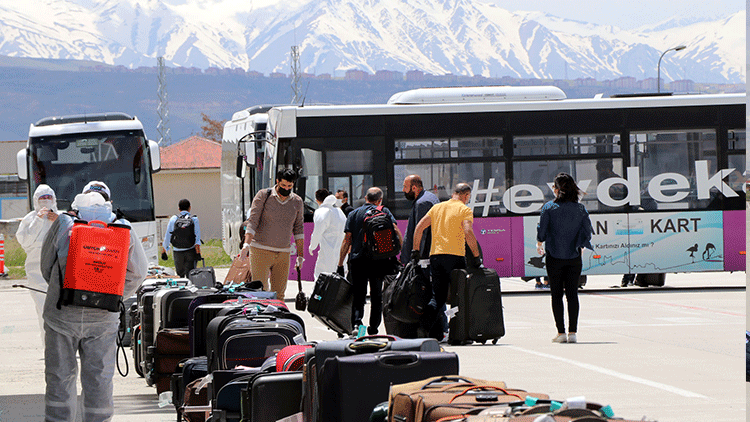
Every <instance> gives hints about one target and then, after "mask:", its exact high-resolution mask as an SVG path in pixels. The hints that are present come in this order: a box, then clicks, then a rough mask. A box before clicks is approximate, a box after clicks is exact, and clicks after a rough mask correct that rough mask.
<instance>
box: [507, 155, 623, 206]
mask: <svg viewBox="0 0 750 422" xmlns="http://www.w3.org/2000/svg"><path fill="white" fill-rule="evenodd" d="M602 162H606V163H607V164H610V163H611V164H612V168H611V169H610V170H611V171H610V172H606V173H605V172H604V171H599V170H598V169H597V164H599V168H604V167H606V168H608V166H602V165H601V163H602ZM618 171H619V172H620V173H619V174H622V160H621V159H608V160H601V159H600V160H544V161H516V162H515V163H514V164H513V176H514V178H515V183H514V184H515V185H521V184H528V185H533V186H536V187H537V188H539V190H541V191H542V193H543V194H544V202H547V201H551V200H553V199H554V198H555V195H554V193H553V192H552V189H551V188H550V186H549V184H551V183H552V182H554V180H555V176H557V175H558V174H559V173H568V174H570V175H571V176H573V179H575V180H576V181H577V182H578V184H579V186H578V187H579V188H581V190H583V191H584V192H585V195H583V197H582V198H581V203H582V204H584V205H585V206H586V209H587V210H588V211H618V210H622V208H607V209H604V208H603V206H602V205H601V204H600V203H599V201H598V198H597V193H596V187H597V185H598V183H599V182H600V181H601V180H603V179H604V178H610V177H618V174H617V172H618ZM600 177H601V178H602V179H601V180H600ZM613 188H614V187H613ZM610 194H612V193H611V192H610ZM616 195H617V194H614V195H613V197H614V196H616Z"/></svg>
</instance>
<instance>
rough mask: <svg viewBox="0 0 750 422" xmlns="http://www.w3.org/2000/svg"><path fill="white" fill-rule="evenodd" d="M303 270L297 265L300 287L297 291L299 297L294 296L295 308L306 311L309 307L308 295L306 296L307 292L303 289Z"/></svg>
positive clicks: (298, 284)
mask: <svg viewBox="0 0 750 422" xmlns="http://www.w3.org/2000/svg"><path fill="white" fill-rule="evenodd" d="M301 272H302V271H300V268H299V267H297V286H298V287H299V293H297V297H295V298H294V309H296V310H298V311H304V310H305V309H307V296H305V292H303V291H302V275H301V274H300V273H301Z"/></svg>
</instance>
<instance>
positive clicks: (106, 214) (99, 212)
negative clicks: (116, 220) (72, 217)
mask: <svg viewBox="0 0 750 422" xmlns="http://www.w3.org/2000/svg"><path fill="white" fill-rule="evenodd" d="M78 216H79V217H80V218H81V220H86V221H94V220H98V221H103V222H105V223H110V222H111V220H110V219H111V218H112V204H110V203H109V202H107V203H105V204H98V205H91V206H88V207H81V208H80V209H79V210H78Z"/></svg>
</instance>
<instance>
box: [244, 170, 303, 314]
mask: <svg viewBox="0 0 750 422" xmlns="http://www.w3.org/2000/svg"><path fill="white" fill-rule="evenodd" d="M296 180H297V174H296V173H295V172H294V170H291V169H284V170H279V172H278V173H277V174H276V186H274V187H272V188H268V189H263V190H260V191H258V193H257V194H256V195H255V197H254V198H253V203H252V205H251V206H250V217H249V218H248V219H247V221H245V223H244V224H245V243H244V244H243V246H242V252H240V255H241V256H242V257H243V258H246V257H247V256H248V255H250V271H251V272H252V277H253V280H260V281H261V282H263V288H264V290H270V291H274V292H276V295H277V296H278V298H279V299H282V300H283V299H284V292H285V291H286V283H287V278H288V277H289V255H290V253H291V250H292V249H291V244H290V239H291V237H292V236H294V243H295V246H296V248H297V262H296V265H295V266H296V267H297V271H299V270H301V269H302V263H303V262H304V260H305V259H304V258H303V256H304V251H305V235H304V231H303V226H302V223H303V214H302V213H303V208H304V207H303V201H302V198H300V197H299V195H297V194H296V193H294V192H292V189H294V183H295V182H296ZM269 278H270V289H269Z"/></svg>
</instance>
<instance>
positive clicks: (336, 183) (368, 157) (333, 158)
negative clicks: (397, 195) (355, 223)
mask: <svg viewBox="0 0 750 422" xmlns="http://www.w3.org/2000/svg"><path fill="white" fill-rule="evenodd" d="M381 149H383V142H382V140H381V141H380V142H378V141H377V140H372V139H370V138H368V139H367V140H362V139H356V140H330V139H328V140H325V141H324V140H306V141H300V142H299V149H297V151H296V152H297V155H296V157H295V159H294V162H295V166H294V168H295V170H297V171H298V174H299V179H298V181H297V194H299V195H300V196H302V198H303V199H304V201H305V214H306V215H307V214H310V215H312V212H314V211H315V209H317V208H318V204H317V202H316V201H315V192H316V191H317V190H318V189H321V188H325V189H328V190H329V191H330V192H331V193H334V194H335V193H336V191H338V190H345V191H346V192H347V193H348V195H349V203H350V204H351V205H352V206H353V207H354V208H357V207H359V206H361V205H362V204H364V197H365V194H366V193H367V189H369V188H370V187H372V186H381V187H382V188H384V189H383V190H384V192H383V193H384V195H385V197H386V198H387V190H386V189H385V186H386V181H385V174H386V171H385V167H384V166H385V164H384V163H385V161H384V159H383V158H382V157H383V156H384V155H385V152H384V151H382V150H381ZM376 169H380V170H379V171H376ZM386 205H387V204H386ZM310 218H311V217H310ZM305 221H308V217H307V216H306V218H305ZM310 221H311V220H310Z"/></svg>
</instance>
